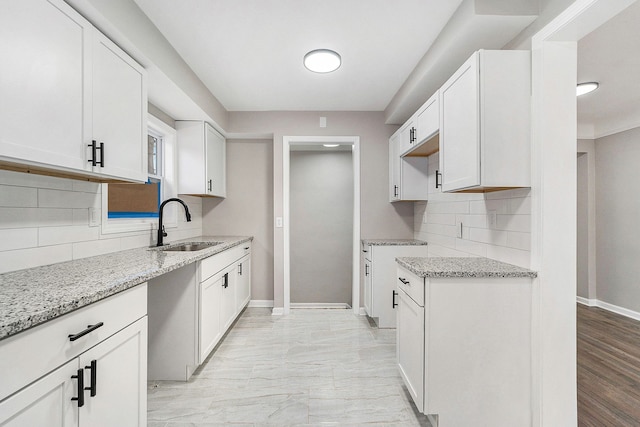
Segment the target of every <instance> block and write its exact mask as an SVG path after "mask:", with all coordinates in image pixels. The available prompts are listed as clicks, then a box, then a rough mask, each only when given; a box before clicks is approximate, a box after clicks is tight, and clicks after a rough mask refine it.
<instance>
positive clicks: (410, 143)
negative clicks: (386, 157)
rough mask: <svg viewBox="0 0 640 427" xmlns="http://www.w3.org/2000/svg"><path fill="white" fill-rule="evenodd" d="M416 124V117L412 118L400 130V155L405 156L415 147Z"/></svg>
mask: <svg viewBox="0 0 640 427" xmlns="http://www.w3.org/2000/svg"><path fill="white" fill-rule="evenodd" d="M415 135H416V123H415V119H414V117H411V118H410V119H409V120H407V121H406V122H405V124H403V125H402V127H401V128H400V135H399V136H398V142H399V146H398V154H404V153H406V152H407V151H409V150H410V149H411V148H413V147H414V146H415V142H416V137H415Z"/></svg>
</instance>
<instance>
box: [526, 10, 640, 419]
mask: <svg viewBox="0 0 640 427" xmlns="http://www.w3.org/2000/svg"><path fill="white" fill-rule="evenodd" d="M635 1H636V0H576V1H575V2H574V3H572V4H571V5H570V6H569V7H568V8H567V9H566V10H565V11H564V12H562V13H560V14H559V15H558V16H557V17H556V18H555V19H553V20H552V21H551V22H550V23H549V24H547V25H546V26H545V27H544V28H542V29H541V30H540V31H539V32H538V33H536V34H535V35H534V36H533V38H532V40H531V42H532V49H531V51H532V144H531V166H532V177H531V205H532V206H531V268H532V269H533V270H536V271H538V277H537V278H536V279H535V280H534V288H533V289H534V298H533V303H532V320H533V323H532V337H533V342H532V347H533V348H532V370H533V375H532V425H533V426H576V425H577V385H576V378H577V372H576V357H577V352H576V267H575V266H576V262H575V261H576V194H577V192H576V178H577V175H576V168H577V166H576V165H577V156H576V153H577V111H576V92H575V87H576V83H577V42H578V40H580V39H581V38H582V37H584V36H585V35H587V34H588V33H590V32H592V31H593V30H594V29H596V28H597V27H599V26H600V25H602V24H603V23H605V22H606V21H608V20H609V19H611V18H612V17H613V16H615V15H616V14H617V13H619V12H621V11H622V10H623V9H625V8H626V7H628V6H629V5H631V4H632V3H634V2H635Z"/></svg>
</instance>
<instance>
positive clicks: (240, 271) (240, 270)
mask: <svg viewBox="0 0 640 427" xmlns="http://www.w3.org/2000/svg"><path fill="white" fill-rule="evenodd" d="M238 274H239V275H241V276H242V263H240V264H238Z"/></svg>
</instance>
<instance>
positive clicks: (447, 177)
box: [439, 52, 480, 191]
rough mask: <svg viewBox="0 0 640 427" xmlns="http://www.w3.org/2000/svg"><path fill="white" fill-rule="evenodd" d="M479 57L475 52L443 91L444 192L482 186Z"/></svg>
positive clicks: (441, 93) (441, 170)
mask: <svg viewBox="0 0 640 427" xmlns="http://www.w3.org/2000/svg"><path fill="white" fill-rule="evenodd" d="M478 58H479V55H478V53H477V52H476V53H474V54H473V55H472V56H471V58H469V59H468V60H467V62H465V63H464V64H463V65H462V67H460V68H459V69H458V71H456V73H455V74H454V75H453V76H452V77H451V78H450V79H449V80H448V81H447V82H446V83H445V84H444V85H443V86H442V88H441V89H440V120H441V123H440V169H439V170H440V172H441V173H442V174H443V175H442V191H450V190H455V189H463V188H467V187H473V186H478V185H480V99H479V71H478V70H479V67H478V61H479V59H478Z"/></svg>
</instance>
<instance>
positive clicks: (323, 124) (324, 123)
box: [320, 117, 327, 128]
mask: <svg viewBox="0 0 640 427" xmlns="http://www.w3.org/2000/svg"><path fill="white" fill-rule="evenodd" d="M320 127H321V128H326V127H327V118H326V117H320Z"/></svg>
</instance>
